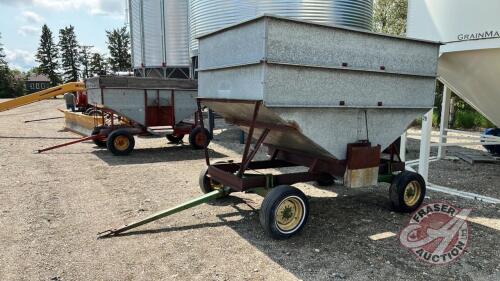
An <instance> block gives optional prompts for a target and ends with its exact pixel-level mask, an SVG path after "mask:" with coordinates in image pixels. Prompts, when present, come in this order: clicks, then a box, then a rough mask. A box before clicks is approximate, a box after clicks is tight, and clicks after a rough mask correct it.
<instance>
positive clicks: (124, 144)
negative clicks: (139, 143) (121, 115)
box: [114, 136, 130, 151]
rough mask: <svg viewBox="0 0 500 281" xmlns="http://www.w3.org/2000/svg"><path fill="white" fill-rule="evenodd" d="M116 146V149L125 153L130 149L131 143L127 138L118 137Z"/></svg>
mask: <svg viewBox="0 0 500 281" xmlns="http://www.w3.org/2000/svg"><path fill="white" fill-rule="evenodd" d="M114 145H115V148H116V149H118V150H120V151H124V150H126V149H127V148H128V147H129V145H130V141H129V139H128V138H127V137H126V136H117V137H116V138H115V140H114Z"/></svg>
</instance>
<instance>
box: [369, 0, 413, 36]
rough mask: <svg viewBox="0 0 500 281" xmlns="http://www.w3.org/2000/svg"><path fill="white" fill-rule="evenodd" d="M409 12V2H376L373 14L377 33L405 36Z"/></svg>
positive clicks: (390, 0) (384, 0) (396, 0)
mask: <svg viewBox="0 0 500 281" xmlns="http://www.w3.org/2000/svg"><path fill="white" fill-rule="evenodd" d="M407 10H408V0H376V1H375V7H374V13H373V21H374V29H375V31H377V32H382V33H388V34H393V35H404V34H405V33H406V13H407Z"/></svg>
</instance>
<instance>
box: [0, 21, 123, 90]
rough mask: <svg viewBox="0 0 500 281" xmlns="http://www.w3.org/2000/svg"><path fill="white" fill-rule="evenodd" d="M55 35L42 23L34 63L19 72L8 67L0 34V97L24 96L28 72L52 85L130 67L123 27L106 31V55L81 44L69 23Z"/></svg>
mask: <svg viewBox="0 0 500 281" xmlns="http://www.w3.org/2000/svg"><path fill="white" fill-rule="evenodd" d="M58 35H59V36H58V39H59V40H58V42H56V41H55V36H54V34H53V33H52V31H51V30H50V29H49V27H48V26H47V25H46V24H45V25H43V26H42V34H41V36H40V42H39V46H38V49H37V52H36V55H35V57H36V61H37V63H38V66H36V67H34V68H33V69H31V70H29V71H28V72H27V73H22V72H20V71H19V70H13V69H10V68H9V65H8V63H7V61H6V59H5V58H6V55H5V52H4V48H3V45H2V43H1V34H0V98H12V97H17V96H21V95H24V94H25V92H26V90H25V78H24V77H25V76H29V75H32V74H43V75H46V76H47V77H48V78H49V79H50V83H51V85H52V86H56V85H59V84H61V83H66V82H73V81H79V80H82V79H85V78H88V77H92V76H95V75H107V74H111V73H116V72H119V71H130V70H131V56H130V35H129V33H128V31H127V28H126V27H125V26H124V27H121V28H117V29H114V30H110V31H106V37H107V40H106V45H107V48H108V52H109V54H103V53H99V52H93V51H92V46H86V45H81V44H80V43H79V42H78V40H77V37H76V34H75V28H74V27H73V26H71V25H70V26H67V27H65V28H63V29H60V30H59V34H58Z"/></svg>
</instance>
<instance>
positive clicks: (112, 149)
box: [106, 129, 135, 156]
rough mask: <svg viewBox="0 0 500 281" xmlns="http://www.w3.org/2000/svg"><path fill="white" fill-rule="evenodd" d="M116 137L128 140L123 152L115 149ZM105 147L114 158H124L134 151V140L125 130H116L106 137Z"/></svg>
mask: <svg viewBox="0 0 500 281" xmlns="http://www.w3.org/2000/svg"><path fill="white" fill-rule="evenodd" d="M118 136H125V137H127V138H128V140H129V146H128V147H127V149H125V150H118V149H116V148H115V145H114V143H115V139H116V138H117V137H118ZM106 146H107V147H108V150H109V151H110V152H111V153H113V155H116V156H125V155H129V154H130V152H132V150H134V146H135V139H134V136H133V135H132V134H131V133H130V132H129V131H128V130H127V129H118V130H116V131H113V132H111V134H109V136H108V140H107V141H106Z"/></svg>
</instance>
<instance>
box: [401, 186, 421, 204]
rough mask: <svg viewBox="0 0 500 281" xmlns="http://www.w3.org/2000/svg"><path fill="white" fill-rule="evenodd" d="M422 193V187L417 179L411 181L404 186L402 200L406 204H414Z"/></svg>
mask: <svg viewBox="0 0 500 281" xmlns="http://www.w3.org/2000/svg"><path fill="white" fill-rule="evenodd" d="M421 193H422V187H421V186H420V183H418V182H417V181H411V182H410V183H408V185H407V186H406V188H405V192H404V201H405V203H406V205H408V206H414V205H415V204H416V203H417V202H418V200H419V198H420V195H421Z"/></svg>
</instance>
